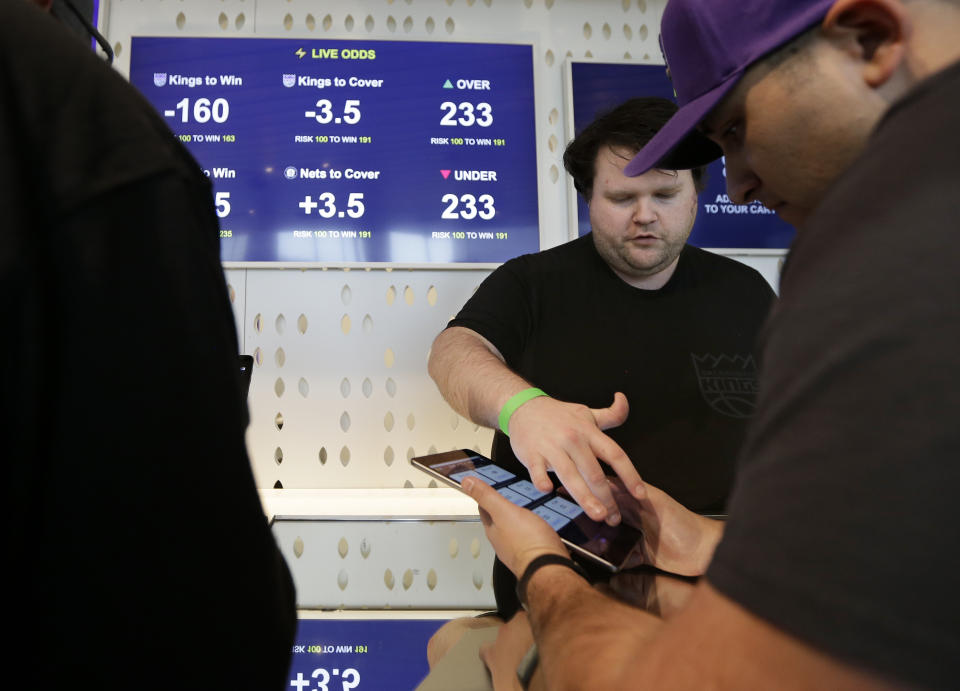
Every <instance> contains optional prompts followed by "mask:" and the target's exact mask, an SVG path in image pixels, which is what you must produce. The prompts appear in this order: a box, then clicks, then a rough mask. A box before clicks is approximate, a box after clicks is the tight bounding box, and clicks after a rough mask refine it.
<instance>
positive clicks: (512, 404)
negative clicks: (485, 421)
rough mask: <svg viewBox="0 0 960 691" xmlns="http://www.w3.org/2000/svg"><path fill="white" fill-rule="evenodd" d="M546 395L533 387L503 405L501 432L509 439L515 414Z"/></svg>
mask: <svg viewBox="0 0 960 691" xmlns="http://www.w3.org/2000/svg"><path fill="white" fill-rule="evenodd" d="M546 395H547V394H546V393H545V392H543V391H541V390H540V389H537V388H535V387H532V386H531V387H530V388H529V389H524V390H523V391H521V392H520V393H518V394H515V395H514V396H512V397H511V398H510V400H509V401H507V402H506V403H504V404H503V409H502V410H501V411H500V431H501V432H503V433H504V434H506V435H507V436H508V437H509V436H510V432H509V429H510V418H511V417H512V416H513V414H514V413H515V412H517V408H519V407H520V406H522V405H523V404H524V403H526V402H527V401H529V400H530V399H531V398H537V397H538V396H546Z"/></svg>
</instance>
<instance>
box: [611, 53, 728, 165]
mask: <svg viewBox="0 0 960 691" xmlns="http://www.w3.org/2000/svg"><path fill="white" fill-rule="evenodd" d="M742 74H743V73H742V72H736V73H734V74H733V75H731V76H730V77H728V78H727V80H726V81H724V82H723V83H721V84H720V85H719V86H716V87H714V88H713V89H711V90H710V91H708V92H706V93H705V94H702V95H700V96H698V97H697V98H695V99H694V100H692V101H690V103H688V104H686V105H685V106H682V107H681V108H680V109H679V110H678V111H677V112H676V113H674V114H673V117H672V118H670V119H669V120H667V124H665V125H664V126H663V127H661V128H660V131H659V132H657V133H656V134H655V135H654V136H653V138H652V139H651V140H650V141H649V142H647V145H646V146H645V147H643V148H642V149H641V150H640V151H639V152H638V153H637V155H636V156H634V157H633V160H631V161H630V162H629V163H628V164H627V165H626V167H625V168H624V169H623V173H624V175H628V176H631V177H632V176H635V175H643V174H644V173H646V172H647V171H648V170H651V169H653V168H669V169H671V170H686V169H688V168H696V167H697V166H702V165H706V164H707V163H710V162H711V161H715V160H717V159H718V158H720V156H722V155H723V151H722V150H721V149H720V147H719V146H717V145H716V144H715V143H714V142H713V141H711V140H710V139H708V138H707V137H706V136H705V135H704V134H702V133H701V132H700V131H699V130H697V125H699V124H700V122H701V121H702V120H703V119H704V118H705V117H706V116H707V114H708V113H709V112H710V111H711V110H713V108H714V106H716V105H717V104H718V103H719V102H720V101H721V100H722V99H723V97H724V96H726V94H727V92H728V91H730V89H732V88H733V86H734V85H735V84H736V83H737V82H738V81H739V80H740V77H741V76H742Z"/></svg>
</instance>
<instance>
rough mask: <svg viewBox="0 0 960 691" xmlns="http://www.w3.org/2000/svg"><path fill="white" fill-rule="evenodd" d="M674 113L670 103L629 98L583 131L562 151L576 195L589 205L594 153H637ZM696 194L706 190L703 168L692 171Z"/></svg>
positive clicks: (662, 99) (661, 99) (646, 98)
mask: <svg viewBox="0 0 960 691" xmlns="http://www.w3.org/2000/svg"><path fill="white" fill-rule="evenodd" d="M676 112H677V106H676V104H675V103H673V102H672V101H669V100H667V99H665V98H658V97H653V96H649V97H644V98H631V99H630V100H629V101H626V102H624V103H621V104H620V105H619V106H617V107H616V108H614V109H613V110H610V111H607V112H606V113H603V114H602V115H600V116H599V117H598V118H597V119H595V120H594V121H593V122H591V123H590V124H589V125H587V126H586V127H584V128H583V131H582V132H580V134H578V135H577V136H576V137H574V139H573V141H571V142H570V143H569V144H568V145H567V150H566V151H564V152H563V167H564V168H566V169H567V172H568V173H570V177H572V178H573V185H574V187H576V188H577V192H579V193H580V194H582V195H583V198H584V199H585V200H586V201H587V202H589V201H590V196H591V195H592V194H593V179H594V177H595V176H596V174H597V154H598V153H599V152H600V149H601V148H602V147H604V146H609V147H617V148H623V149H627V150H628V151H630V152H632V153H636V152H637V151H640V149H642V148H643V147H644V146H645V145H646V144H647V142H649V141H650V140H651V139H652V138H653V135H655V134H656V133H657V132H659V131H660V128H661V127H663V126H664V124H666V122H667V120H669V119H670V118H671V117H673V114H674V113H676ZM690 172H691V173H693V184H694V186H695V187H696V189H697V192H702V191H703V189H704V187H706V172H707V167H706V166H699V167H697V168H692V169H691V171H690Z"/></svg>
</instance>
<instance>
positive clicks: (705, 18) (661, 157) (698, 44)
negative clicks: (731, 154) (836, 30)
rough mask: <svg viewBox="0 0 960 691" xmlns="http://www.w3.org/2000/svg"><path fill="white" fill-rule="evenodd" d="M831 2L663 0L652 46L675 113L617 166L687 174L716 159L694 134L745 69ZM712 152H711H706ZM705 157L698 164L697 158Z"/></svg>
mask: <svg viewBox="0 0 960 691" xmlns="http://www.w3.org/2000/svg"><path fill="white" fill-rule="evenodd" d="M834 2H835V0H669V2H667V7H666V9H665V10H664V12H663V21H662V22H661V23H660V46H661V48H662V49H663V57H664V60H665V61H666V63H667V69H668V70H669V72H670V78H671V79H672V80H673V87H674V90H675V91H676V94H677V104H678V105H679V106H680V109H679V110H678V111H677V112H676V114H674V116H673V117H672V118H670V120H668V121H667V124H666V125H664V126H663V127H662V128H661V129H660V131H659V132H658V133H657V134H656V135H655V136H654V137H653V138H652V139H651V140H650V141H649V142H647V145H646V146H645V147H643V149H641V150H640V152H639V153H638V154H637V155H636V156H635V157H634V158H633V160H632V161H630V163H628V164H627V166H626V167H625V168H624V170H623V172H624V174H626V175H642V174H643V173H645V172H647V171H648V170H650V169H651V168H654V167H657V164H658V163H660V164H661V165H663V166H665V165H666V163H667V162H669V164H670V165H669V167H671V168H691V167H694V166H696V165H702V164H704V163H708V162H709V161H712V160H714V159H716V158H719V157H720V155H721V151H720V147H718V146H717V145H716V144H713V143H712V142H710V143H709V146H708V144H707V143H706V142H704V139H705V138H703V137H702V136H700V135H699V133H698V132H697V131H696V130H695V129H694V128H696V126H697V125H699V124H700V121H701V120H703V118H704V117H706V115H707V113H709V112H710V111H711V110H713V108H714V106H716V105H717V104H718V103H719V102H720V100H721V99H722V98H723V97H724V96H725V95H726V94H727V92H728V91H730V90H731V89H732V88H733V87H734V86H735V85H736V83H737V82H738V81H739V80H740V77H742V76H743V73H744V72H745V71H746V69H747V68H748V67H749V66H750V65H752V64H753V63H754V62H756V61H757V60H758V59H759V58H762V57H763V56H764V55H766V54H767V53H769V52H771V51H772V50H774V49H775V48H778V47H779V46H781V45H783V44H784V43H786V42H787V41H789V40H790V39H792V38H793V37H794V36H797V35H798V34H801V33H802V32H804V31H805V30H807V29H809V28H811V27H813V26H814V25H815V24H817V23H819V22H820V20H822V19H823V18H824V17H825V16H826V14H827V11H828V10H829V9H830V7H831V6H832V5H833V4H834ZM710 147H712V149H711V148H710ZM704 159H706V160H704Z"/></svg>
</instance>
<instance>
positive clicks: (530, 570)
mask: <svg viewBox="0 0 960 691" xmlns="http://www.w3.org/2000/svg"><path fill="white" fill-rule="evenodd" d="M551 564H559V565H560V566H566V567H567V568H568V569H573V570H574V571H575V572H576V573H577V574H578V575H580V576H581V577H582V578H583V579H584V580H585V581H587V582H588V583H589V582H590V577H589V576H588V575H587V572H586V571H584V570H583V567H582V566H580V564H578V563H577V562H575V561H574V560H573V559H569V558H567V557H562V556H560V555H559V554H541V555H540V556H539V557H536V558H535V559H534V560H533V561H531V562H530V563H529V564H527V568H526V569H525V570H524V572H523V575H522V576H521V577H520V580H519V581H517V599H518V600H520V604H521V605H522V606H523V608H524V609H526V608H527V584H528V583H529V582H530V579H531V578H533V574H535V573H536V572H537V571H539V570H540V569H541V568H543V567H544V566H549V565H551Z"/></svg>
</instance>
